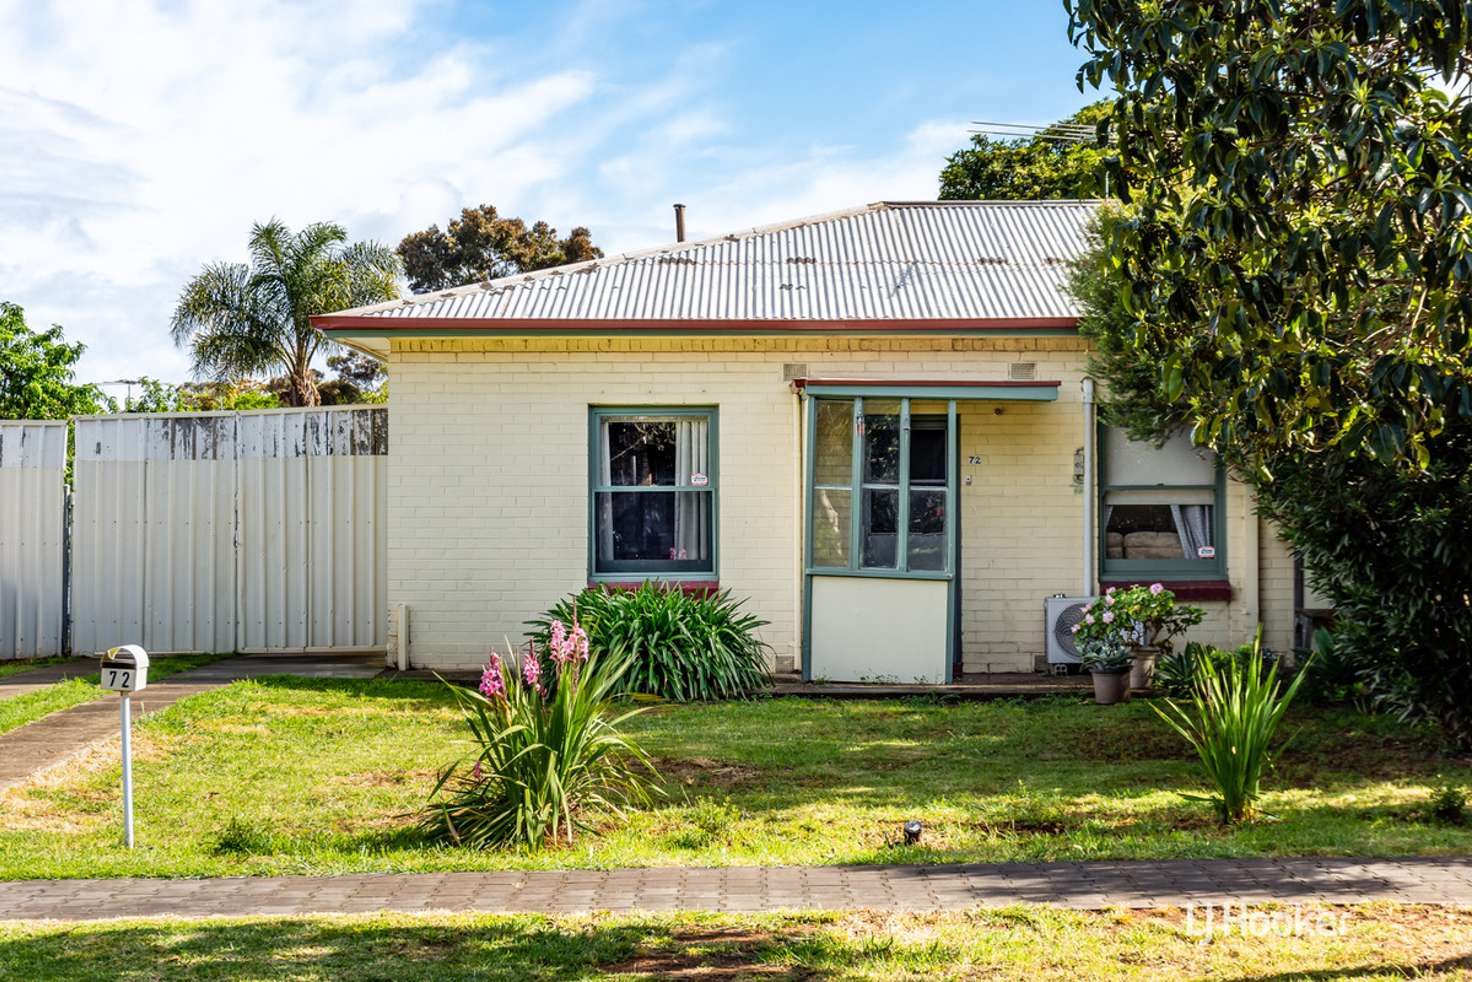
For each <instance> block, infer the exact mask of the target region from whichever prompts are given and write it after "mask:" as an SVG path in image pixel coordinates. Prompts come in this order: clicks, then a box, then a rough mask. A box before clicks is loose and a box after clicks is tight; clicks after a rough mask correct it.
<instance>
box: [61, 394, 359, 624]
mask: <svg viewBox="0 0 1472 982" xmlns="http://www.w3.org/2000/svg"><path fill="white" fill-rule="evenodd" d="M76 441H77V454H76V466H75V487H76V490H75V494H74V498H73V524H72V540H73V545H72V560H73V561H72V598H73V602H72V610H73V618H72V619H73V627H72V650H73V651H74V652H77V653H87V652H93V651H99V650H102V649H104V648H107V647H109V646H111V645H113V644H118V643H120V642H123V641H136V642H138V643H141V644H142V645H143V646H144V647H145V648H147V649H149V650H150V651H300V650H309V649H324V650H325V649H361V648H375V647H377V648H381V647H382V646H383V645H384V643H385V640H386V635H387V630H386V623H385V617H386V610H385V608H386V605H387V598H386V593H385V563H384V558H385V553H384V541H385V539H384V536H385V523H384V482H385V478H386V472H385V463H386V460H387V457H386V454H387V452H388V413H387V410H385V409H383V408H363V407H331V408H318V409H289V410H262V411H257V412H242V413H201V414H193V415H176V414H161V415H148V416H94V417H84V418H80V419H78V420H77V436H76Z"/></svg>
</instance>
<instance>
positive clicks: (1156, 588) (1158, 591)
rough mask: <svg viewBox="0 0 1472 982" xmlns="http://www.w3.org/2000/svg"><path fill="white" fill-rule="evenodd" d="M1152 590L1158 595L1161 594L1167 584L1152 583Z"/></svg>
mask: <svg viewBox="0 0 1472 982" xmlns="http://www.w3.org/2000/svg"><path fill="white" fill-rule="evenodd" d="M1150 592H1151V593H1153V594H1155V595H1156V596H1157V597H1158V596H1160V595H1161V594H1162V593H1164V592H1165V584H1164V583H1152V584H1150Z"/></svg>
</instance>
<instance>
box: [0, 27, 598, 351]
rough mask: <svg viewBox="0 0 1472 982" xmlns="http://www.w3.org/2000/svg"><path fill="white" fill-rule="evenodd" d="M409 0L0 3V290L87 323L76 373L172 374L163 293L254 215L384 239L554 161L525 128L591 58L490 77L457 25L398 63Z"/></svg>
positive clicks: (568, 104)
mask: <svg viewBox="0 0 1472 982" xmlns="http://www.w3.org/2000/svg"><path fill="white" fill-rule="evenodd" d="M416 7H417V4H415V3H412V2H408V0H402V2H388V3H368V2H354V3H347V4H343V3H339V2H332V3H326V2H324V3H314V4H307V5H301V4H292V5H287V4H277V3H272V2H266V0H261V2H255V3H250V4H247V5H237V4H224V3H215V2H196V3H185V4H183V5H175V4H169V5H167V6H166V7H161V6H159V5H156V4H154V3H149V2H142V0H133V2H127V3H121V4H117V5H102V4H95V5H94V4H82V3H70V2H68V3H58V4H55V5H54V6H52V7H50V8H49V9H47V10H45V11H41V12H37V11H36V10H35V9H34V8H27V11H26V16H21V12H20V11H19V9H6V8H4V7H0V173H3V175H4V179H3V182H0V296H4V297H5V299H9V300H14V301H16V302H20V303H22V304H23V305H24V306H25V307H26V308H27V316H28V318H30V319H31V320H32V321H33V322H35V323H38V324H45V323H51V322H59V323H61V324H63V325H64V326H65V327H66V329H67V333H68V336H69V337H72V338H75V339H79V340H82V341H84V342H86V343H87V345H88V349H89V351H88V354H87V355H86V356H85V358H84V361H83V373H84V375H85V376H86V377H88V378H100V377H115V376H118V375H123V374H136V373H140V372H146V373H148V374H151V375H155V376H164V377H169V378H183V377H185V376H186V375H187V367H188V366H187V358H186V357H185V355H184V354H183V353H182V352H180V351H178V350H176V349H175V348H174V346H173V344H172V342H171V341H170V340H169V338H168V334H167V322H168V317H169V313H170V310H171V307H172V302H173V300H174V298H175V296H176V295H177V292H178V290H179V288H180V287H181V286H182V284H183V282H184V281H185V280H186V279H187V278H188V277H189V276H190V275H191V274H192V273H194V272H195V271H197V270H198V268H199V266H200V265H201V264H202V263H204V262H206V261H210V260H215V259H227V258H240V257H241V256H242V254H243V251H244V240H245V236H246V233H247V230H248V229H249V226H250V224H251V223H252V222H254V221H261V220H264V219H266V218H268V217H270V216H272V215H276V216H278V217H280V218H282V219H284V220H285V221H287V222H288V223H291V224H296V225H299V224H303V223H306V222H309V221H315V220H320V219H328V218H330V219H333V220H337V221H341V222H343V223H344V224H346V225H347V226H348V228H349V231H350V233H352V234H354V235H355V236H378V237H382V238H384V239H387V240H389V241H394V240H396V239H397V237H398V236H400V235H402V234H404V232H405V231H408V230H409V229H412V228H415V227H420V226H423V225H425V224H428V223H429V222H430V221H435V220H442V219H443V217H445V216H448V215H449V214H452V213H453V212H454V211H455V210H456V209H458V208H459V207H460V206H462V205H463V204H465V203H466V202H468V201H469V200H470V199H471V198H472V197H474V192H473V189H474V188H475V187H476V186H477V185H480V184H483V183H484V181H485V178H486V176H487V175H494V177H495V185H496V188H497V190H498V193H504V194H505V195H506V196H508V197H510V198H516V197H520V196H523V195H524V194H525V193H526V192H527V191H528V189H530V188H533V187H534V186H536V185H537V184H539V183H543V182H548V181H552V180H556V179H557V178H558V177H559V175H560V173H561V165H560V163H559V162H558V159H557V158H556V157H555V156H554V155H551V154H549V153H548V152H546V151H545V150H543V149H541V148H540V147H539V145H538V143H537V139H536V137H537V132H538V130H539V129H542V128H543V127H545V126H547V125H548V124H549V123H550V122H551V121H553V120H555V119H556V118H557V117H558V116H559V114H562V113H564V112H566V111H567V110H569V109H570V108H572V107H574V106H576V105H577V104H578V103H580V102H582V101H584V100H586V99H587V98H588V97H589V96H590V94H591V93H592V92H593V91H594V87H595V84H596V80H595V79H594V77H593V76H592V74H591V73H589V72H587V71H583V70H576V69H567V70H559V71H554V72H550V73H547V74H544V75H541V76H539V77H526V78H518V79H516V80H514V81H513V80H508V79H501V78H497V77H496V70H495V68H494V66H495V64H496V62H495V60H494V59H491V58H489V57H487V52H486V51H484V50H481V49H476V48H474V47H470V46H463V45H461V46H454V47H450V48H447V49H443V50H439V51H435V50H433V49H432V48H431V49H430V54H429V55H428V56H427V57H422V58H420V59H419V60H417V61H415V60H414V59H412V58H411V59H410V60H409V61H408V63H407V65H406V64H402V63H401V62H400V59H401V58H402V54H401V48H400V42H401V41H402V39H403V35H404V33H405V32H406V31H409V30H410V29H411V28H412V25H413V23H414V17H415V15H416V13H417V11H416ZM12 15H13V16H12Z"/></svg>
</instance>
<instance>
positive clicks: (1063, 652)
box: [1043, 597, 1094, 670]
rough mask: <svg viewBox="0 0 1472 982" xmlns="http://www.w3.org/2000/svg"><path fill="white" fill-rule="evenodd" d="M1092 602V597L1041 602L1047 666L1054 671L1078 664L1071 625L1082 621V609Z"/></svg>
mask: <svg viewBox="0 0 1472 982" xmlns="http://www.w3.org/2000/svg"><path fill="white" fill-rule="evenodd" d="M1093 602H1094V598H1093V597H1049V598H1048V599H1047V600H1044V601H1043V624H1044V626H1045V629H1046V631H1047V635H1048V638H1047V644H1048V665H1049V666H1050V667H1052V668H1053V669H1054V670H1058V669H1059V668H1061V667H1064V666H1068V665H1077V664H1079V657H1078V644H1077V642H1076V641H1075V640H1074V636H1073V625H1075V624H1077V623H1078V622H1079V621H1081V620H1083V619H1084V609H1085V608H1086V607H1088V605H1089V604H1091V603H1093Z"/></svg>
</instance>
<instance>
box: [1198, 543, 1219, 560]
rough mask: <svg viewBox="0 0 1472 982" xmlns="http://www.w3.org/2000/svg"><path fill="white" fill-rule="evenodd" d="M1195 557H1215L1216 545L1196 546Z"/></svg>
mask: <svg viewBox="0 0 1472 982" xmlns="http://www.w3.org/2000/svg"><path fill="white" fill-rule="evenodd" d="M1196 558H1197V559H1215V558H1216V546H1197V547H1196Z"/></svg>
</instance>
